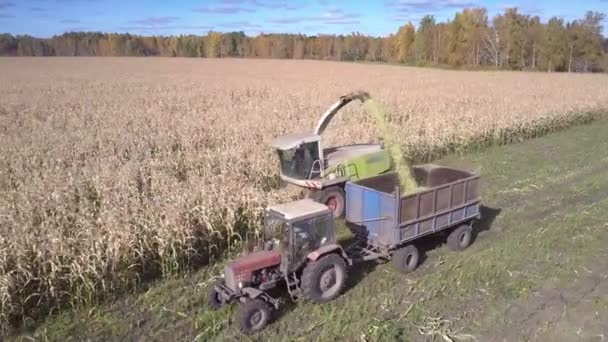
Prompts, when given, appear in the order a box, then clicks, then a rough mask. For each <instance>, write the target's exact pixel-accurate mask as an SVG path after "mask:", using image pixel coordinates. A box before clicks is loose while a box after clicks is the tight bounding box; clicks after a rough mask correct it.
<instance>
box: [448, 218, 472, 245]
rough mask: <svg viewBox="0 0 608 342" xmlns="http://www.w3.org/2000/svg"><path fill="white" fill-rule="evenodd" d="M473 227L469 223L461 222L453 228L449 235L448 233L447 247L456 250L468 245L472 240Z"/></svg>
mask: <svg viewBox="0 0 608 342" xmlns="http://www.w3.org/2000/svg"><path fill="white" fill-rule="evenodd" d="M472 236H473V229H472V228H471V226H470V225H466V224H463V225H462V226H460V227H458V228H456V229H454V230H453V231H452V232H451V233H450V235H448V248H450V249H451V250H453V251H455V252H458V251H462V250H463V249H465V248H467V247H469V245H470V244H471V241H472Z"/></svg>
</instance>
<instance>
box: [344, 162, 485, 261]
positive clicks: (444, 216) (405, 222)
mask: <svg viewBox="0 0 608 342" xmlns="http://www.w3.org/2000/svg"><path fill="white" fill-rule="evenodd" d="M413 172H414V177H415V178H416V181H417V183H418V185H419V186H420V188H419V189H418V190H417V191H416V192H414V193H412V194H406V195H403V196H401V194H400V192H399V179H398V176H397V174H396V173H387V174H383V175H380V176H375V177H370V178H366V179H362V180H358V181H354V182H347V183H346V187H345V190H346V222H347V226H348V227H349V228H350V229H351V230H352V231H353V232H354V233H355V234H357V235H358V236H360V237H363V238H365V240H366V241H367V242H366V243H367V244H369V245H372V246H377V247H381V248H383V249H386V250H390V249H394V248H397V247H399V246H401V245H403V244H405V243H407V242H409V241H412V240H414V239H417V238H420V237H422V236H425V235H428V234H432V233H435V232H438V231H441V230H444V229H448V228H451V227H454V226H457V225H460V224H463V223H467V222H470V221H472V220H474V219H478V218H479V217H480V203H481V197H480V190H479V186H480V184H479V175H478V174H476V173H472V172H469V171H465V170H460V169H455V168H450V167H445V166H439V165H434V164H424V165H419V166H416V167H414V168H413Z"/></svg>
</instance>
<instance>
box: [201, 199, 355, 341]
mask: <svg viewBox="0 0 608 342" xmlns="http://www.w3.org/2000/svg"><path fill="white" fill-rule="evenodd" d="M260 245H261V248H260V249H259V250H257V251H254V252H252V253H250V254H247V255H244V256H241V257H239V258H237V259H235V260H233V261H232V262H230V263H229V264H227V265H226V267H225V269H224V276H223V278H222V279H220V280H219V281H218V282H217V283H216V284H215V285H214V287H213V290H212V291H211V294H210V303H211V306H212V307H213V308H219V307H221V306H223V305H225V304H228V303H232V302H240V303H241V306H240V312H241V314H240V316H241V321H240V327H241V330H242V331H243V332H245V333H252V332H255V331H258V330H261V329H262V328H264V327H265V326H266V325H267V324H268V323H269V321H270V318H271V314H272V310H273V309H278V307H279V300H278V299H276V298H274V297H273V296H272V295H271V294H270V293H269V292H268V291H269V290H272V289H274V288H276V287H277V286H278V285H280V284H285V285H286V287H287V291H288V293H289V295H290V296H291V298H292V299H293V300H298V299H299V298H302V297H304V298H307V299H309V300H312V301H314V302H327V301H329V300H332V299H333V298H335V297H337V296H338V295H339V293H340V291H341V290H342V288H343V287H344V285H345V282H346V277H347V270H346V268H347V265H349V264H352V261H351V260H350V259H349V258H348V256H347V255H346V253H345V251H344V250H343V249H342V247H341V246H340V245H338V243H337V241H336V232H335V226H334V218H333V215H332V212H331V210H330V209H329V208H328V207H327V206H325V205H323V204H321V203H318V202H315V201H313V200H311V199H303V200H299V201H293V202H289V203H283V204H279V205H275V206H272V207H269V208H268V209H267V211H266V220H265V224H264V239H263V241H262V243H261V244H260Z"/></svg>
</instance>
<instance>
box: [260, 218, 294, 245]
mask: <svg viewBox="0 0 608 342" xmlns="http://www.w3.org/2000/svg"><path fill="white" fill-rule="evenodd" d="M264 241H266V246H265V249H268V250H270V249H275V248H276V249H277V250H279V251H287V250H288V248H287V247H288V246H289V225H288V224H287V222H285V220H284V219H282V218H280V217H277V216H274V215H272V214H267V215H266V222H265V225H264Z"/></svg>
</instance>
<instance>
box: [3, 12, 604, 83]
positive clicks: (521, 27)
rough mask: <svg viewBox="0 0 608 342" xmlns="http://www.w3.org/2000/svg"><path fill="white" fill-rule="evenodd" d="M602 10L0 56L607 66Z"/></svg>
mask: <svg viewBox="0 0 608 342" xmlns="http://www.w3.org/2000/svg"><path fill="white" fill-rule="evenodd" d="M604 19H605V15H604V14H603V13H599V12H594V11H589V12H587V13H586V14H585V16H584V17H583V18H580V19H576V20H572V21H565V20H564V19H562V18H558V17H553V18H550V19H549V20H548V21H546V22H543V21H541V19H540V18H539V17H538V16H531V15H527V14H523V13H521V12H519V11H518V9H517V8H510V9H506V10H505V11H504V12H503V13H501V14H499V15H496V16H494V17H493V18H489V16H488V12H487V10H486V9H484V8H470V9H464V10H463V11H461V12H457V13H456V14H455V15H454V17H453V19H452V20H449V21H447V22H437V21H436V19H435V18H434V17H433V16H432V15H427V16H425V17H423V18H422V19H421V20H420V22H419V23H417V24H418V25H417V26H415V25H414V24H413V23H411V22H408V23H406V24H405V25H403V26H401V27H399V28H398V30H396V32H395V33H393V34H389V35H388V36H386V37H373V36H368V35H364V34H360V33H358V32H353V33H351V34H348V35H330V34H323V35H315V36H307V35H303V34H263V33H260V34H259V35H257V36H248V35H246V34H245V33H244V32H226V33H222V32H208V33H207V34H206V35H179V36H141V35H133V34H129V33H101V32H66V33H64V34H62V35H57V36H53V37H50V38H36V37H31V36H22V35H20V36H13V35H10V34H1V35H0V56H162V57H207V58H225V57H232V58H279V59H318V60H334V61H355V62H359V61H365V62H382V63H402V64H407V65H417V66H442V67H443V66H445V67H453V68H468V69H486V68H488V69H506V70H539V71H567V72H598V71H608V39H606V38H604V36H603V35H602V30H603V27H602V21H603V20H604Z"/></svg>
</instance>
